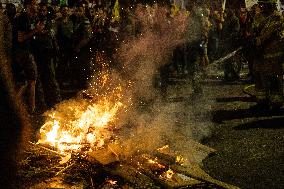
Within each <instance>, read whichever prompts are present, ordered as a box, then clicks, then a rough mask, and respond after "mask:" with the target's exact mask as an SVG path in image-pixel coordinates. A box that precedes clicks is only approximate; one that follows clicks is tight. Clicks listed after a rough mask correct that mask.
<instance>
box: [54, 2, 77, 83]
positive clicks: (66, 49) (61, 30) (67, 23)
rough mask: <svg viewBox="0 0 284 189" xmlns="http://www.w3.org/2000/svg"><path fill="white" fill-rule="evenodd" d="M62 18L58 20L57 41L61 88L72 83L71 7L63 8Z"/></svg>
mask: <svg viewBox="0 0 284 189" xmlns="http://www.w3.org/2000/svg"><path fill="white" fill-rule="evenodd" d="M60 12H61V15H62V16H61V18H59V19H58V20H57V36H56V37H57V40H58V46H59V52H60V55H59V64H58V66H57V74H56V75H57V79H58V81H59V83H60V85H61V87H63V86H65V85H67V84H69V83H70V77H71V69H70V63H71V58H72V52H73V48H72V45H73V34H74V30H73V29H74V25H73V22H72V20H71V19H70V17H69V15H70V12H69V7H68V6H62V7H61V11H60Z"/></svg>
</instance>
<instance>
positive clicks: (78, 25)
mask: <svg viewBox="0 0 284 189" xmlns="http://www.w3.org/2000/svg"><path fill="white" fill-rule="evenodd" d="M74 28H75V29H74V38H73V39H74V41H73V47H74V60H73V61H72V79H73V84H74V86H75V87H77V88H86V87H87V81H88V79H89V76H90V74H91V64H90V63H91V62H90V58H91V56H92V55H93V53H92V48H91V47H90V46H89V42H90V40H91V38H92V27H91V23H90V21H89V19H88V18H87V17H86V15H85V8H84V7H83V6H80V7H78V8H77V13H76V22H75V24H74ZM90 48H91V49H90Z"/></svg>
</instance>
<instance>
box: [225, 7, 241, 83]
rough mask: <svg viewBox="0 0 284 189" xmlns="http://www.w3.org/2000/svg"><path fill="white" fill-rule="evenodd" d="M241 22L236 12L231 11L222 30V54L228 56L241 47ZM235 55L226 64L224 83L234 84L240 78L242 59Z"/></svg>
mask: <svg viewBox="0 0 284 189" xmlns="http://www.w3.org/2000/svg"><path fill="white" fill-rule="evenodd" d="M239 36H240V21H239V18H238V17H237V15H236V13H235V10H233V9H229V10H228V12H227V16H226V18H225V21H224V24H223V29H222V43H223V44H222V48H223V49H224V52H223V53H222V54H224V55H227V54H228V53H231V52H233V51H234V50H236V49H237V48H238V47H239V42H238V40H239ZM237 55H238V54H237ZM237 55H235V56H234V57H232V58H231V59H228V60H226V61H225V62H224V81H228V82H232V81H236V80H238V79H239V78H240V75H239V74H240V70H241V62H240V57H239V56H237Z"/></svg>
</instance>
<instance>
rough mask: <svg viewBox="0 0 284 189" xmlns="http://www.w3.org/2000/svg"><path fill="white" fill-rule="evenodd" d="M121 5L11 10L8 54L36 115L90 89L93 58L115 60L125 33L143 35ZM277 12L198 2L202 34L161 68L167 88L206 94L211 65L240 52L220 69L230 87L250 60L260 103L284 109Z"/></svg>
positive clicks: (262, 5) (195, 13) (267, 5)
mask: <svg viewBox="0 0 284 189" xmlns="http://www.w3.org/2000/svg"><path fill="white" fill-rule="evenodd" d="M115 6H116V5H111V4H108V3H106V4H100V5H93V6H91V7H90V6H88V4H79V5H77V6H74V7H71V6H67V5H62V6H58V5H49V4H46V3H36V2H33V1H32V2H30V3H28V4H26V5H25V6H24V7H23V8H18V7H16V6H15V5H14V4H12V3H9V4H7V5H6V7H5V9H4V11H3V12H4V14H5V16H6V18H7V28H6V29H5V31H9V28H10V31H11V32H5V33H6V34H5V35H6V36H5V41H6V45H5V46H6V48H5V49H6V51H7V54H8V55H10V57H11V59H12V61H11V62H12V69H13V75H14V78H15V86H16V91H17V93H18V95H19V96H23V97H24V98H25V101H26V104H27V107H28V110H29V111H30V112H43V111H45V110H46V109H48V108H51V107H53V106H54V105H55V104H57V103H58V102H60V101H61V99H62V96H61V94H60V92H61V90H62V88H64V87H65V86H67V85H69V86H72V87H74V88H76V89H83V88H84V87H86V84H87V80H88V78H89V76H90V74H91V71H92V63H91V62H92V61H91V60H92V56H93V54H94V52H96V51H103V52H105V53H106V54H107V55H108V56H110V57H111V55H112V54H113V52H114V50H115V48H116V47H117V45H118V43H119V40H120V37H121V36H119V35H120V34H121V33H125V32H128V33H131V35H133V36H137V34H138V33H139V26H138V27H137V26H134V23H135V22H134V21H133V20H132V19H133V18H132V14H131V11H133V10H134V6H135V5H129V6H128V7H124V8H123V9H120V10H119V11H120V15H115V11H114V9H115V8H118V7H115ZM168 8H169V15H168V16H169V17H172V16H175V14H179V11H178V10H177V9H176V6H171V7H170V6H169V7H168ZM275 10H276V6H275V4H274V2H272V1H270V0H266V1H259V3H258V4H256V5H254V6H253V7H252V8H251V9H250V10H247V9H245V8H239V9H227V10H225V11H223V10H212V9H210V7H208V6H206V5H205V4H202V3H200V4H198V3H196V4H195V3H193V4H192V5H190V6H189V7H187V14H188V15H189V18H190V19H189V20H190V21H189V22H191V24H189V26H188V29H189V30H193V29H194V30H197V32H196V31H195V33H198V35H197V36H195V38H194V40H193V39H191V40H189V41H188V42H187V43H186V44H183V45H181V46H178V47H177V48H176V49H175V50H174V51H173V54H172V60H171V61H170V62H169V64H168V65H167V66H165V68H161V75H162V78H163V82H164V83H166V82H167V81H168V78H169V77H170V74H171V73H170V72H173V73H175V74H179V75H187V76H189V77H190V78H191V79H192V85H193V89H194V92H196V93H201V92H202V87H201V81H202V79H203V78H204V77H206V73H205V72H206V71H205V70H206V66H207V65H208V64H210V63H212V62H213V61H214V60H216V59H218V58H220V57H222V56H225V55H227V54H229V53H231V52H233V51H235V50H236V49H238V53H236V55H235V56H233V57H232V58H230V59H227V60H225V61H224V62H222V64H223V68H224V80H225V81H228V82H231V81H236V80H238V79H240V70H241V67H242V64H243V63H244V59H245V62H247V63H248V65H249V75H248V78H249V80H250V81H252V82H253V81H255V82H256V89H257V90H258V95H257V100H258V102H259V104H261V105H264V104H265V106H267V105H268V104H270V105H271V104H273V105H275V106H277V107H279V106H281V105H282V102H283V94H282V93H283V89H282V75H283V73H282V62H281V61H282V57H283V55H282V50H281V48H282V46H283V45H282V43H281V42H282V37H283V36H284V34H283V31H284V30H283V31H282V29H284V28H283V18H282V16H281V15H280V14H279V13H278V12H277V13H276V11H275ZM180 12H182V11H180ZM117 16H119V18H120V19H117V18H116V17H117ZM8 26H10V27H8ZM193 26H194V27H193ZM191 37H192V36H191ZM10 42H11V44H12V45H9V44H10ZM272 49H273V50H272ZM271 51H273V52H271ZM162 87H163V86H162Z"/></svg>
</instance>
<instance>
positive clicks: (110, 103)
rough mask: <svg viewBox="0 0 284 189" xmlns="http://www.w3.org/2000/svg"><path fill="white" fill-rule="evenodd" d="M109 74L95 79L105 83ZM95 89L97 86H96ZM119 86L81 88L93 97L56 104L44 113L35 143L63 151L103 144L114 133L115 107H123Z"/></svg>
mask: <svg viewBox="0 0 284 189" xmlns="http://www.w3.org/2000/svg"><path fill="white" fill-rule="evenodd" d="M109 77H110V76H109V75H108V74H102V75H101V77H100V78H101V80H100V81H98V83H100V84H102V85H99V84H98V85H97V86H102V87H103V86H105V85H107V84H108V82H110V81H109ZM97 89H100V88H98V87H97ZM121 91H122V87H121V86H117V87H114V88H112V89H108V91H107V92H105V91H103V92H102V94H100V93H99V92H98V90H97V91H95V92H94V91H84V94H86V93H87V95H89V97H93V99H82V98H81V99H73V100H68V101H65V102H63V103H61V104H58V105H57V107H56V108H55V110H51V111H49V112H47V113H46V116H47V121H46V123H45V124H44V125H43V126H42V127H41V129H40V140H39V141H38V144H47V145H49V146H51V147H54V148H55V149H57V150H58V151H59V152H60V153H62V154H69V153H72V152H82V151H84V152H87V151H93V150H96V149H97V148H100V147H103V146H104V145H105V142H106V141H107V140H111V138H112V137H113V133H112V128H113V127H112V126H113V125H114V124H115V121H116V119H117V113H118V111H119V110H120V109H121V108H122V107H124V105H123V103H122V102H121V101H122V97H123V95H121V94H120V93H121Z"/></svg>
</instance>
